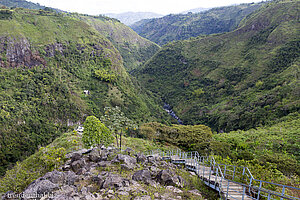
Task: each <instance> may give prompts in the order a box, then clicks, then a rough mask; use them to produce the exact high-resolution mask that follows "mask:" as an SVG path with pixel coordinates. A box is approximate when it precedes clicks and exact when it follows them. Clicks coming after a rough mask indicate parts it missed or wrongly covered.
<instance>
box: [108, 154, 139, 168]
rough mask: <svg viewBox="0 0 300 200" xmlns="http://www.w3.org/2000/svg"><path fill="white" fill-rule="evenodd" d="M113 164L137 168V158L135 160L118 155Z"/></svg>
mask: <svg viewBox="0 0 300 200" xmlns="http://www.w3.org/2000/svg"><path fill="white" fill-rule="evenodd" d="M112 163H123V164H126V165H127V166H128V167H129V168H130V169H133V168H135V167H136V158H133V157H131V156H128V155H122V154H118V155H117V156H116V157H115V158H114V159H113V160H112Z"/></svg>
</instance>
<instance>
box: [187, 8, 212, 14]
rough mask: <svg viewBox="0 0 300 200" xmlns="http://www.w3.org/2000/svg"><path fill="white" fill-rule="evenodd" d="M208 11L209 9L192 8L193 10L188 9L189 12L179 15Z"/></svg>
mask: <svg viewBox="0 0 300 200" xmlns="http://www.w3.org/2000/svg"><path fill="white" fill-rule="evenodd" d="M209 9H211V8H202V7H200V8H193V9H190V10H186V11H183V12H181V14H187V13H189V12H191V13H199V12H204V11H207V10H209Z"/></svg>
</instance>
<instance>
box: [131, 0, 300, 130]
mask: <svg viewBox="0 0 300 200" xmlns="http://www.w3.org/2000/svg"><path fill="white" fill-rule="evenodd" d="M299 6H300V1H298V0H293V1H275V2H272V3H269V4H268V5H266V6H264V7H263V8H261V9H260V10H259V11H257V12H255V13H253V14H252V15H250V16H248V17H247V18H246V19H244V20H243V21H242V22H241V25H240V26H239V28H238V29H236V30H234V31H232V32H230V33H224V34H217V35H209V36H205V37H198V38H193V39H190V40H186V41H178V42H173V43H170V44H168V45H166V46H164V47H163V48H162V49H161V50H160V51H159V52H158V53H157V54H156V55H155V56H154V57H153V58H152V59H151V60H150V61H149V62H147V63H146V65H145V66H144V67H143V68H142V69H141V70H140V71H139V72H137V73H136V74H135V75H136V76H137V77H138V78H139V80H140V81H141V82H142V84H143V85H144V86H145V87H146V88H147V89H149V90H152V91H153V92H154V93H156V94H158V95H161V96H162V98H163V99H164V100H165V101H166V102H167V103H169V104H170V105H171V106H173V110H174V111H175V113H176V114H177V115H178V116H179V117H180V118H181V119H182V120H183V121H184V123H185V124H205V125H208V126H209V127H211V128H212V129H213V130H214V131H218V132H223V131H224V132H228V131H230V130H236V129H244V130H245V129H250V128H253V127H258V126H260V125H264V124H268V123H274V122H275V121H276V120H278V119H279V118H281V117H283V116H286V115H288V114H290V113H296V112H299V108H300V98H299V97H300V93H299V91H300V84H299V78H300V74H299V72H300V68H299V63H300V60H299V52H300V38H299V36H300V34H299V30H300V25H299V21H298V19H299V12H298V11H299Z"/></svg>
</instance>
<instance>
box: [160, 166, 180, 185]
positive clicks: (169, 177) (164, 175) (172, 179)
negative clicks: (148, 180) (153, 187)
mask: <svg viewBox="0 0 300 200" xmlns="http://www.w3.org/2000/svg"><path fill="white" fill-rule="evenodd" d="M156 180H157V181H158V182H159V183H160V184H162V185H171V186H179V187H183V186H184V185H185V184H186V181H185V180H184V179H183V178H182V177H180V176H177V175H176V174H175V173H174V172H172V171H170V170H162V171H160V172H159V173H158V175H157V176H156Z"/></svg>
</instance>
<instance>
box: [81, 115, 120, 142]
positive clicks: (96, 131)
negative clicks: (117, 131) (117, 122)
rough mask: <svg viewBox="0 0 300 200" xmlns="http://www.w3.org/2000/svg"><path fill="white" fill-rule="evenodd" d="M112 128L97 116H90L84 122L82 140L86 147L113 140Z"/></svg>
mask: <svg viewBox="0 0 300 200" xmlns="http://www.w3.org/2000/svg"><path fill="white" fill-rule="evenodd" d="M113 139H114V138H113V136H112V134H111V132H110V130H109V129H108V128H107V127H106V126H105V125H104V124H103V123H101V121H100V120H99V119H98V118H97V117H95V116H89V117H87V118H86V120H85V122H84V130H83V134H82V142H83V143H84V145H85V146H86V147H91V146H97V145H105V146H108V145H110V144H111V143H112V142H113Z"/></svg>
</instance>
